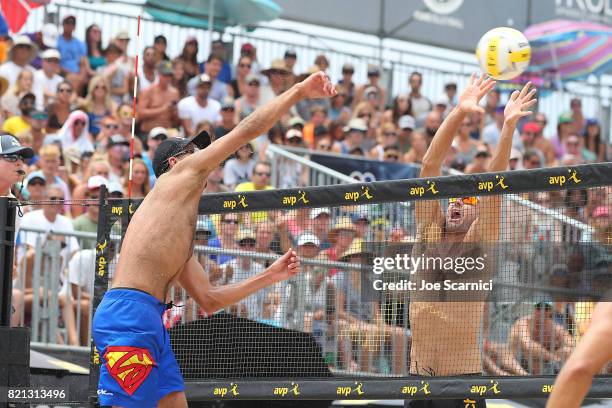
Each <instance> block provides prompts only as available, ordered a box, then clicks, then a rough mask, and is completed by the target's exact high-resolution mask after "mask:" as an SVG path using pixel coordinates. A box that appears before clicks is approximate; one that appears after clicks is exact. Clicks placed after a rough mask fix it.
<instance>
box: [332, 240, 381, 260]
mask: <svg viewBox="0 0 612 408" xmlns="http://www.w3.org/2000/svg"><path fill="white" fill-rule="evenodd" d="M353 255H365V256H367V257H372V256H373V255H372V253H371V252H368V251H367V250H365V248H364V242H363V239H361V238H355V239H354V240H353V242H351V246H349V247H348V249H347V250H346V251H344V253H343V254H342V255H341V256H340V258H339V259H338V260H339V261H340V262H345V261H346V258H348V257H350V256H353Z"/></svg>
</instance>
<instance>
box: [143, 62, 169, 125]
mask: <svg viewBox="0 0 612 408" xmlns="http://www.w3.org/2000/svg"><path fill="white" fill-rule="evenodd" d="M157 72H158V73H159V75H158V77H159V80H158V82H157V83H156V84H153V85H151V86H150V87H148V88H146V89H145V90H144V91H143V92H141V94H140V98H139V101H138V120H139V122H140V130H141V132H143V133H149V132H150V131H151V129H153V128H154V127H158V126H161V127H163V128H172V127H176V125H177V124H178V116H177V109H176V106H177V104H178V100H179V93H178V90H177V89H176V88H174V87H173V86H172V85H171V82H172V75H173V72H174V71H173V69H172V63H171V62H170V61H162V62H160V63H159V64H158V65H157Z"/></svg>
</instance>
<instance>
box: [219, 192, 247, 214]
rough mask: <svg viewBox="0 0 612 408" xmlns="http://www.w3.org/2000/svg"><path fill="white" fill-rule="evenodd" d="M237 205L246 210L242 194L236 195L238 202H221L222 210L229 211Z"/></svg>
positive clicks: (244, 198)
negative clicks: (227, 209)
mask: <svg viewBox="0 0 612 408" xmlns="http://www.w3.org/2000/svg"><path fill="white" fill-rule="evenodd" d="M238 205H240V206H241V207H242V208H247V207H248V206H249V205H248V204H247V202H246V197H245V196H243V195H242V194H238V200H225V201H223V208H229V209H230V210H233V209H235V208H236V207H237V206H238Z"/></svg>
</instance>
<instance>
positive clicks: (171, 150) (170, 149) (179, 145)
mask: <svg viewBox="0 0 612 408" xmlns="http://www.w3.org/2000/svg"><path fill="white" fill-rule="evenodd" d="M189 143H193V144H195V145H196V147H197V148H198V149H200V150H202V149H205V148H206V147H207V146H209V145H210V143H211V139H210V135H209V134H208V132H207V131H205V130H203V131H201V132H200V133H198V134H197V135H195V136H194V137H192V138H191V139H180V138H176V137H171V138H168V139H166V140H164V141H163V142H161V143H160V145H159V146H157V149H156V150H155V156H154V157H153V171H154V172H155V176H156V177H159V176H161V175H162V174H164V173H165V172H166V171H168V159H169V158H170V157H172V156H176V155H177V154H178V153H179V152H181V151H182V150H183V149H184V148H185V147H187V145H189Z"/></svg>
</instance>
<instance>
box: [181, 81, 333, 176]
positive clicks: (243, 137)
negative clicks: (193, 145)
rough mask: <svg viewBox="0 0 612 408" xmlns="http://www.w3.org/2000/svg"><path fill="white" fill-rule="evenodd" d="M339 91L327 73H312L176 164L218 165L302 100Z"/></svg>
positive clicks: (197, 168) (202, 169)
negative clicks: (223, 134) (202, 148)
mask: <svg viewBox="0 0 612 408" xmlns="http://www.w3.org/2000/svg"><path fill="white" fill-rule="evenodd" d="M336 93H337V91H336V90H335V88H334V86H333V85H332V83H331V81H330V79H329V77H328V76H327V75H326V74H325V73H324V72H317V73H315V74H312V75H310V76H309V77H308V78H306V79H305V80H304V81H302V82H300V83H298V84H295V85H293V86H292V87H291V88H290V89H289V90H287V91H286V92H284V93H282V94H281V95H279V96H277V97H276V98H274V99H273V100H272V101H270V102H269V103H267V104H266V105H264V106H262V107H261V108H259V109H257V110H256V111H255V112H253V113H252V114H250V115H249V116H247V117H246V118H245V119H244V120H243V121H242V122H240V123H239V124H238V126H236V127H235V128H234V130H232V131H231V132H229V133H228V134H227V135H225V136H223V137H222V138H221V139H218V140H216V141H214V142H213V143H212V144H211V145H210V146H208V147H207V148H206V149H204V150H201V151H199V152H197V153H195V154H193V155H191V156H190V157H188V158H187V159H185V160H183V161H181V162H179V163H178V164H177V167H179V166H180V167H183V168H189V169H193V170H195V171H196V172H198V173H207V172H208V171H210V170H211V169H214V168H216V167H217V166H218V165H219V163H221V162H222V161H223V160H225V159H226V158H227V157H228V156H229V155H230V154H232V153H234V152H235V151H236V150H238V148H239V147H240V146H242V145H244V144H245V143H247V142H248V141H250V140H252V139H254V138H256V137H257V136H259V135H261V134H263V133H265V132H267V131H268V130H269V129H270V128H271V127H272V126H273V125H274V124H275V123H276V122H278V121H279V120H280V118H281V117H282V116H283V115H284V114H285V113H287V111H288V110H289V109H290V108H291V107H292V106H293V105H295V104H296V103H297V102H299V101H300V100H302V99H305V98H329V97H332V96H334V95H335V94H336Z"/></svg>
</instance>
